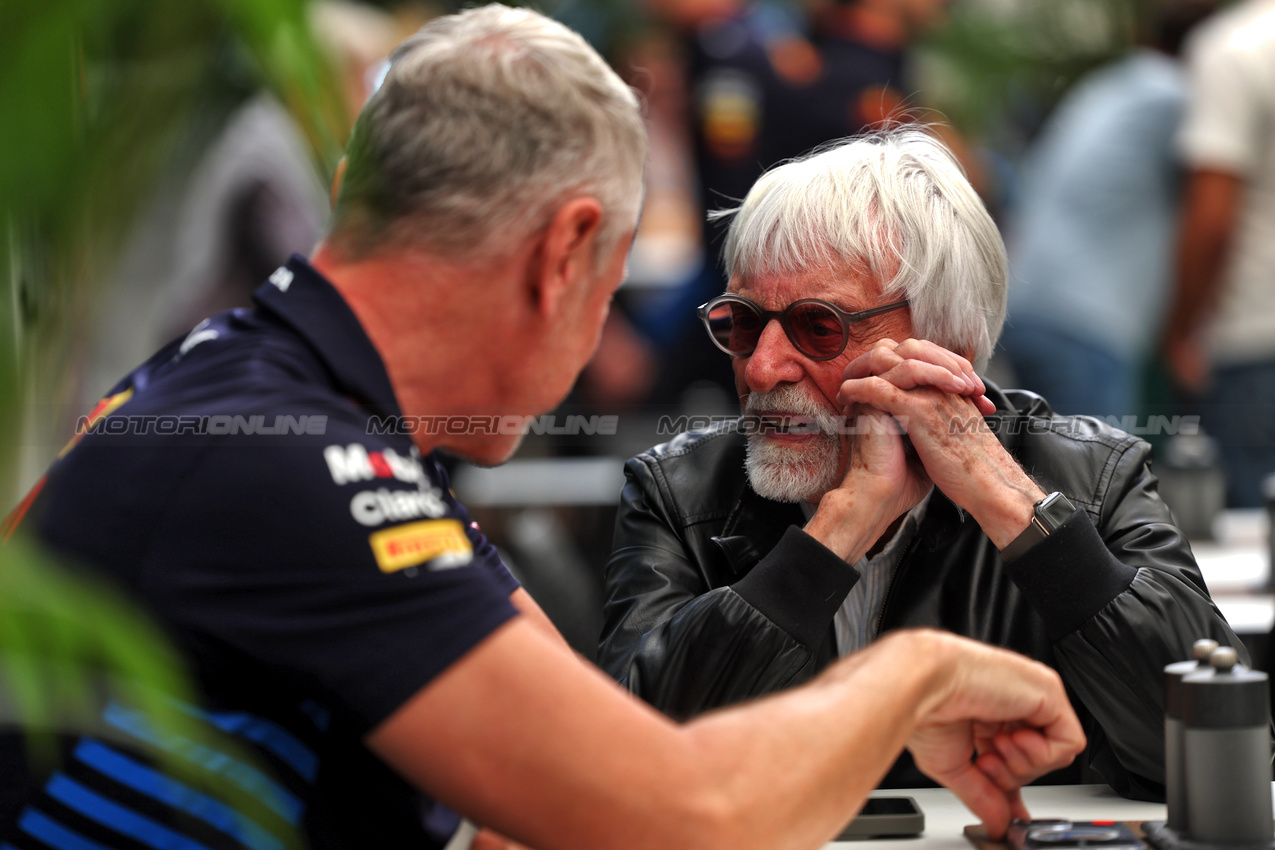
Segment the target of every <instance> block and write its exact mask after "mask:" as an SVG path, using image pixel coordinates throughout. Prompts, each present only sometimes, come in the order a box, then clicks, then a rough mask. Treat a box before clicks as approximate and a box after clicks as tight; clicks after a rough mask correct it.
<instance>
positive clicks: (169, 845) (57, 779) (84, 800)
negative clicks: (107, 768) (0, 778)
mask: <svg viewBox="0 0 1275 850" xmlns="http://www.w3.org/2000/svg"><path fill="white" fill-rule="evenodd" d="M44 790H45V793H47V794H48V795H49V796H50V797H52V798H53V799H55V800H57V801H58V802H59V803H61V804H62V805H64V806H66V807H67V808H68V809H73V810H75V811H77V812H79V813H80V814H82V815H84V816H85V817H86V818H88V819H89V820H93V821H97V822H98V823H100V824H101V825H102V826H105V827H107V828H109V829H113V830H115V831H116V832H118V833H120V834H121V835H126V836H128V837H129V838H132V839H134V840H136V841H140V842H141V843H142V844H145V845H147V846H148V847H154V848H155V850H208V848H207V847H206V846H205V845H203V844H200V843H199V842H198V841H194V840H192V839H189V838H187V837H185V836H184V835H181V834H179V833H176V832H173V831H172V830H171V829H169V828H168V827H165V826H162V825H160V824H158V823H156V822H155V821H153V820H151V819H150V818H148V817H145V816H143V815H139V814H138V813H137V812H134V811H132V810H131V809H126V808H124V807H123V806H121V805H119V804H118V803H114V802H112V801H110V800H108V799H106V798H105V797H103V796H102V795H101V794H98V793H96V792H94V791H92V790H90V789H88V788H86V787H85V786H83V785H81V784H80V783H78V782H76V781H75V780H74V779H71V778H70V777H69V776H67V775H66V774H63V773H55V774H54V775H53V778H52V779H50V780H49V783H48V785H46V786H45V788H44Z"/></svg>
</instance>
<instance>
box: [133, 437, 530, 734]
mask: <svg viewBox="0 0 1275 850" xmlns="http://www.w3.org/2000/svg"><path fill="white" fill-rule="evenodd" d="M343 436H344V439H342V437H343ZM440 475H441V467H438V466H437V464H436V463H434V462H433V461H432V459H429V458H426V459H421V458H419V456H417V455H416V454H415V452H414V451H412V452H409V451H407V450H404V449H403V448H402V447H399V448H398V450H397V451H395V449H394V448H392V447H389V446H386V445H381V444H378V443H377V442H376V440H375V439H374V438H371V437H368V436H367V435H365V434H361V433H351V434H345V435H342V434H340V433H337V434H333V433H331V431H330V432H329V435H328V436H326V437H325V438H323V444H318V443H315V444H308V445H292V446H287V447H283V446H265V445H240V446H227V447H225V448H222V449H217V450H214V451H211V452H209V454H208V455H207V456H206V457H205V458H204V459H203V461H202V462H201V463H200V464H199V466H198V468H197V469H195V470H194V471H193V472H192V474H191V476H190V479H189V480H188V481H187V482H186V485H185V486H183V487H182V488H181V489H180V490H179V492H178V494H177V497H176V500H175V502H174V503H173V504H172V505H170V507H169V509H168V510H167V511H166V512H165V517H164V521H163V522H162V524H161V529H160V532H159V533H158V534H157V536H156V545H155V547H154V548H153V551H152V553H151V555H150V561H151V564H150V566H149V567H148V568H149V569H150V570H152V571H153V573H154V575H155V581H153V582H150V583H149V586H151V587H153V588H155V590H154V591H153V592H155V593H156V594H157V596H158V597H159V598H157V599H156V600H155V608H156V609H157V610H159V611H161V612H164V613H165V616H166V617H167V618H168V619H169V620H170V622H173V621H176V622H173V625H175V627H176V629H175V630H176V631H177V632H178V633H181V634H185V635H195V636H196V639H197V640H207V641H211V642H214V643H215V644H216V645H218V646H220V647H222V648H223V649H226V650H229V651H230V652H233V653H237V654H239V655H241V656H243V657H245V658H247V659H250V660H251V663H253V664H260V665H262V666H263V668H264V671H265V672H266V673H267V674H270V673H277V675H278V676H280V677H285V678H287V679H289V680H291V681H292V683H293V684H294V685H297V686H299V687H308V688H313V689H315V690H317V691H318V692H319V693H321V694H324V695H326V696H327V697H328V699H329V700H331V701H332V702H333V703H334V704H335V705H337V706H339V707H340V708H342V709H344V711H345V713H346V714H347V715H348V716H349V717H350V718H351V721H352V722H353V723H354V725H355V726H356V727H361V729H360V731H361V732H362V733H366V732H368V731H370V730H372V729H373V728H375V727H376V726H377V725H378V724H379V723H380V722H381V721H383V720H384V719H385V718H386V717H387V716H389V715H390V714H391V713H392V712H393V711H394V710H395V709H397V708H398V707H399V706H401V705H402V704H403V703H404V702H406V701H407V700H408V699H409V698H410V697H411V696H412V695H413V694H415V693H416V692H417V691H419V690H420V689H421V688H423V687H424V686H426V685H427V684H429V683H430V682H431V681H432V680H433V679H434V678H435V677H436V676H438V675H439V674H440V673H442V672H443V671H444V670H446V669H447V668H448V667H450V666H451V665H452V664H454V663H456V662H457V661H458V660H459V659H461V658H462V657H463V656H464V655H465V654H466V653H467V652H469V650H471V649H472V648H474V647H475V646H476V645H477V644H478V643H480V642H481V641H482V640H483V639H484V638H486V637H487V636H488V635H490V634H491V633H492V632H493V631H495V630H496V629H497V628H499V627H500V626H501V625H502V624H504V623H505V622H506V621H507V620H509V619H510V618H511V617H513V616H514V615H515V614H516V610H515V609H514V607H513V606H512V605H511V603H510V601H509V593H510V592H511V590H512V588H515V587H517V583H516V582H515V581H514V580H513V578H512V576H510V575H509V573H508V570H506V569H505V568H504V565H503V564H501V563H500V560H499V557H498V555H497V554H496V550H495V547H493V546H492V545H491V543H490V542H489V541H488V540H487V539H486V538H485V537H484V536H483V535H482V534H481V533H480V532H479V531H478V530H477V528H476V527H475V526H474V525H473V524H472V523H471V521H470V519H469V516H468V514H467V513H466V512H465V510H464V508H463V507H461V506H460V504H459V503H458V502H457V501H456V500H455V498H454V497H453V496H451V495H450V493H448V491H447V489H446V485H447V482H446V477H445V475H442V477H441V478H440V477H439V476H440Z"/></svg>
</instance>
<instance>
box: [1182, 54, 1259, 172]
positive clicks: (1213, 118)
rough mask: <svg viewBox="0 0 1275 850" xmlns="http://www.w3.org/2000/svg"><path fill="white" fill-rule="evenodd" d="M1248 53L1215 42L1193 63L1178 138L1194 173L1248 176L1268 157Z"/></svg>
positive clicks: (1192, 57)
mask: <svg viewBox="0 0 1275 850" xmlns="http://www.w3.org/2000/svg"><path fill="white" fill-rule="evenodd" d="M1248 64H1249V57H1248V56H1247V55H1246V53H1245V52H1244V51H1243V50H1242V49H1240V48H1238V47H1235V46H1233V45H1231V44H1229V43H1228V42H1227V41H1225V40H1222V39H1219V38H1218V37H1217V36H1214V37H1213V38H1212V39H1209V40H1206V41H1204V42H1202V43H1199V44H1198V45H1196V49H1195V50H1193V51H1192V54H1191V56H1190V60H1189V78H1190V99H1189V102H1188V105H1187V110H1186V116H1185V118H1184V120H1183V124H1182V129H1181V131H1180V134H1179V137H1178V146H1179V148H1180V150H1181V153H1182V156H1183V159H1184V160H1185V161H1186V163H1187V164H1188V165H1189V166H1191V167H1193V168H1214V169H1219V170H1222V171H1227V172H1230V173H1233V174H1239V175H1248V174H1250V173H1252V171H1253V170H1254V169H1255V168H1257V166H1258V164H1259V162H1260V161H1261V160H1260V158H1261V156H1262V154H1263V149H1262V147H1261V145H1262V141H1261V129H1262V127H1261V116H1260V114H1259V109H1258V107H1259V102H1260V101H1259V98H1258V96H1257V95H1256V94H1255V93H1254V92H1253V91H1252V86H1253V85H1254V78H1253V75H1252V74H1251V73H1250V72H1249V68H1248Z"/></svg>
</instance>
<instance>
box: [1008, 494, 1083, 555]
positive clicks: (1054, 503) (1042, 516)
mask: <svg viewBox="0 0 1275 850" xmlns="http://www.w3.org/2000/svg"><path fill="white" fill-rule="evenodd" d="M1075 512H1076V506H1075V505H1073V504H1072V503H1071V500H1070V499H1068V498H1067V497H1066V496H1064V495H1063V494H1062V493H1059V492H1058V491H1057V490H1055V491H1054V492H1052V493H1050V494H1049V495H1048V496H1046V497H1045V498H1043V499H1041V500H1040V501H1039V502H1037V503H1036V504H1035V506H1034V507H1033V508H1032V521H1031V522H1030V523H1029V524H1028V525H1027V528H1026V529H1024V530H1023V533H1022V534H1020V535H1018V536H1017V537H1015V538H1014V539H1013V540H1012V541H1011V542H1010V544H1009V545H1008V546H1006V547H1005V548H1004V549H1002V550H1001V560H1002V561H1012V560H1014V559H1015V558H1017V557H1018V556H1019V555H1021V554H1023V553H1024V552H1026V551H1027V550H1028V549H1030V548H1031V547H1033V546H1035V545H1036V544H1037V543H1039V542H1040V541H1042V540H1044V539H1045V538H1046V537H1048V536H1049V535H1051V534H1053V533H1054V531H1055V530H1057V528H1058V526H1060V525H1062V524H1063V523H1064V522H1066V520H1067V518H1068V517H1069V516H1071V515H1072V514H1074V513H1075Z"/></svg>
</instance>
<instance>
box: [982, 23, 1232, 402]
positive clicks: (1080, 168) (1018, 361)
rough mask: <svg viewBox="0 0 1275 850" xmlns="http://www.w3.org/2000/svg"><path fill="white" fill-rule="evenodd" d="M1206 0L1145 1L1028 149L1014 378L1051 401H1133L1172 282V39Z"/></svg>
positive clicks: (1014, 304) (1175, 105)
mask: <svg viewBox="0 0 1275 850" xmlns="http://www.w3.org/2000/svg"><path fill="white" fill-rule="evenodd" d="M1216 6H1217V0H1165V2H1163V3H1160V4H1157V5H1156V6H1152V7H1149V8H1148V10H1147V12H1148V14H1147V18H1146V20H1144V22H1143V24H1144V44H1143V45H1141V46H1138V47H1136V48H1135V49H1133V50H1132V51H1130V52H1129V53H1128V54H1127V55H1126V56H1124V57H1123V58H1120V59H1118V60H1117V61H1115V62H1113V63H1111V64H1109V65H1107V66H1105V67H1102V68H1100V69H1098V70H1096V71H1094V72H1092V73H1091V74H1089V75H1088V76H1086V77H1085V78H1084V79H1083V80H1082V81H1081V82H1079V83H1078V84H1077V85H1076V86H1075V87H1073V88H1072V89H1071V90H1070V91H1069V92H1068V94H1067V95H1066V96H1065V97H1064V98H1063V100H1062V102H1061V103H1060V104H1059V105H1058V106H1057V107H1056V108H1055V110H1054V112H1053V113H1052V115H1051V116H1050V118H1049V120H1048V121H1047V123H1046V124H1045V127H1044V128H1043V130H1042V131H1041V134H1040V136H1039V137H1038V138H1037V140H1036V142H1035V145H1034V146H1033V148H1032V149H1031V151H1030V152H1029V155H1028V157H1027V161H1026V164H1025V167H1024V177H1023V183H1022V187H1021V196H1020V198H1019V204H1018V206H1017V208H1016V209H1015V211H1014V212H1013V213H1012V214H1011V215H1010V220H1009V222H1008V230H1009V239H1008V247H1009V257H1010V269H1011V279H1010V300H1009V319H1008V321H1007V323H1006V326H1005V332H1004V335H1003V336H1002V337H1001V345H1002V347H1003V353H1004V355H1005V357H1006V359H1007V361H1008V364H1009V365H1010V367H1011V368H1012V369H1013V372H1014V379H1015V381H1016V383H1015V386H1027V387H1031V388H1032V389H1033V390H1035V391H1037V392H1039V393H1040V394H1041V395H1043V396H1044V397H1045V398H1047V399H1049V402H1050V404H1051V406H1052V407H1053V408H1054V410H1055V411H1056V412H1058V413H1062V414H1066V415H1072V414H1089V415H1096V416H1117V417H1123V416H1126V415H1135V414H1137V412H1138V410H1139V401H1140V398H1139V388H1140V376H1141V373H1142V369H1143V366H1144V365H1145V364H1146V361H1147V359H1148V357H1149V356H1150V355H1151V354H1152V352H1153V350H1154V347H1155V344H1156V342H1157V340H1158V334H1159V329H1160V328H1161V322H1162V319H1163V316H1164V313H1165V310H1166V308H1167V303H1168V300H1169V294H1170V290H1171V287H1172V268H1171V267H1172V262H1171V258H1172V254H1173V240H1174V232H1175V227H1176V219H1177V205H1178V196H1179V189H1180V184H1181V169H1180V164H1179V161H1178V158H1177V154H1176V151H1175V149H1174V143H1173V137H1174V133H1175V132H1176V130H1177V127H1178V125H1179V123H1180V121H1181V119H1182V113H1183V110H1184V109H1185V105H1186V79H1185V74H1184V72H1183V69H1182V66H1181V63H1180V62H1179V59H1178V56H1179V53H1180V49H1181V46H1182V42H1183V39H1184V38H1185V37H1186V35H1187V33H1188V32H1190V31H1191V29H1192V28H1193V27H1195V26H1196V25H1197V24H1198V23H1199V22H1200V21H1202V20H1203V19H1204V18H1205V17H1207V16H1208V15H1209V14H1210V13H1211V12H1212V11H1213V10H1214V8H1215V7H1216Z"/></svg>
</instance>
